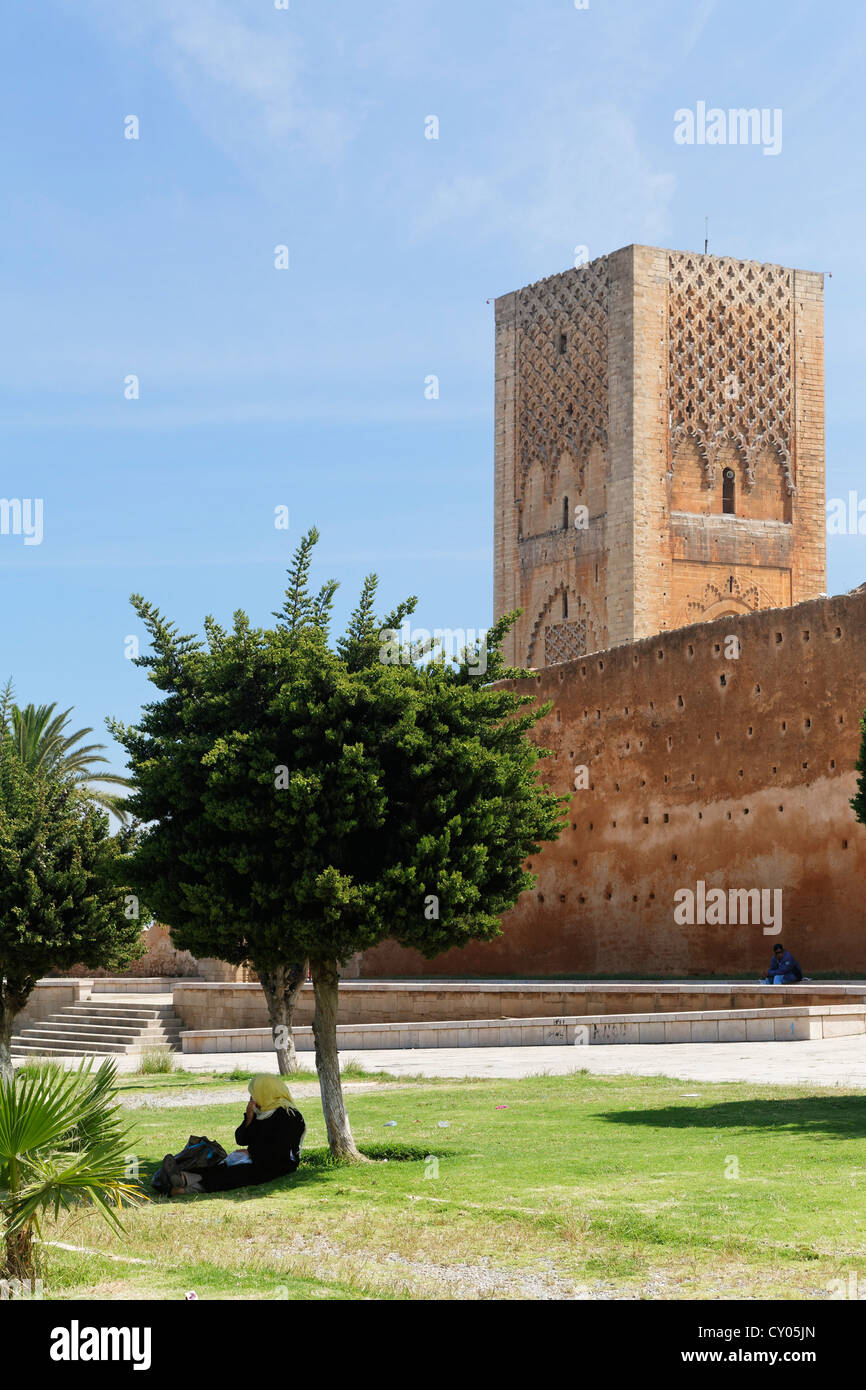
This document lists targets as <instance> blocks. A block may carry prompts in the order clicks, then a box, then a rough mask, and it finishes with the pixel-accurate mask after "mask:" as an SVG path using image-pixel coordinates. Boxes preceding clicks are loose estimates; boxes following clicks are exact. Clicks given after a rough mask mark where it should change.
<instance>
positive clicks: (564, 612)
mask: <svg viewBox="0 0 866 1390" xmlns="http://www.w3.org/2000/svg"><path fill="white" fill-rule="evenodd" d="M562 616H563V618H567V617H568V594H567V593H566V592H565V590H563V593H562Z"/></svg>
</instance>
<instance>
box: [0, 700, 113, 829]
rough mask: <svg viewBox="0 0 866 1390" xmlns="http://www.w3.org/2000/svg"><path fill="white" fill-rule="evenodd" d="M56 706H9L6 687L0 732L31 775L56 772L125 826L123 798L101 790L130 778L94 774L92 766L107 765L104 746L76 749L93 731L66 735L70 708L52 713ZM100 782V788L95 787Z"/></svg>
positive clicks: (108, 774) (0, 707) (102, 773)
mask: <svg viewBox="0 0 866 1390" xmlns="http://www.w3.org/2000/svg"><path fill="white" fill-rule="evenodd" d="M56 709H57V704H56V703H55V704H52V705H25V706H24V708H23V709H21V708H19V707H18V705H15V704H13V703H12V690H11V686H10V685H7V687H6V689H5V691H4V693H3V696H2V699H0V733H5V734H6V735H7V736H10V737H11V738H12V739H13V740H14V742H15V748H16V752H17V754H18V756H19V758H20V759H21V761H22V762H23V763H25V764H26V766H27V767H28V768H29V769H30V770H31V771H33V772H45V773H48V774H49V775H51V774H53V773H56V774H59V775H61V776H63V777H67V778H69V780H70V781H71V782H72V783H73V784H74V785H75V787H76V788H77V791H78V795H79V796H80V797H81V798H82V800H85V801H90V802H92V803H93V804H94V805H96V806H100V807H101V808H102V809H103V810H104V811H113V812H114V814H115V815H116V816H117V818H118V820H119V821H120V822H121V824H124V825H125V824H126V822H127V821H128V820H129V814H128V812H127V811H126V809H125V807H124V798H123V797H122V796H115V795H113V794H112V793H111V792H108V791H105V790H103V787H104V786H105V785H109V786H115V787H128V786H130V785H131V783H130V781H129V778H127V777H120V776H118V775H117V774H116V773H113V772H99V773H98V772H96V771H95V769H94V764H95V763H107V762H108V759H107V758H105V757H103V756H102V751H103V749H104V748H105V744H104V743H88V744H85V745H84V747H76V744H78V742H79V740H80V739H82V738H85V737H86V736H87V735H88V734H92V733H93V730H92V729H79V730H78V731H77V732H76V733H74V734H73V733H67V725H68V723H69V716H70V714H71V713H72V709H71V707H70V708H69V709H67V710H63V712H62V713H61V714H55V713H54V711H55V710H56ZM95 783H101V784H102V785H95Z"/></svg>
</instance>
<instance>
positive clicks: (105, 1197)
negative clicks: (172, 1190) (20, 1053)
mask: <svg viewBox="0 0 866 1390" xmlns="http://www.w3.org/2000/svg"><path fill="white" fill-rule="evenodd" d="M92 1066H93V1062H92V1061H90V1062H86V1063H84V1064H83V1065H82V1066H80V1067H78V1069H77V1070H75V1071H64V1069H63V1067H61V1066H60V1065H59V1064H58V1063H56V1062H54V1063H49V1064H48V1065H46V1066H44V1067H41V1068H39V1069H38V1071H37V1073H36V1074H34V1075H27V1074H21V1073H19V1074H18V1075H17V1076H14V1077H11V1078H9V1079H8V1080H0V1222H2V1228H3V1236H4V1244H5V1250H4V1251H3V1255H2V1262H0V1278H2V1279H6V1280H10V1279H18V1280H28V1279H32V1278H33V1276H34V1274H35V1272H36V1258H35V1251H34V1240H35V1239H36V1238H37V1237H40V1236H41V1231H42V1227H41V1218H42V1217H43V1216H44V1214H45V1213H46V1212H48V1211H52V1212H53V1215H54V1216H55V1217H56V1216H57V1215H58V1214H59V1212H60V1211H61V1209H62V1210H64V1211H69V1210H70V1209H71V1208H72V1207H73V1206H75V1205H78V1204H80V1203H81V1202H82V1201H83V1202H85V1203H88V1204H90V1205H93V1206H95V1207H96V1208H97V1209H98V1210H99V1211H100V1212H101V1213H102V1215H103V1216H104V1217H105V1219H106V1220H107V1221H108V1223H109V1224H110V1225H112V1226H114V1228H115V1229H117V1230H123V1225H122V1222H121V1220H120V1217H119V1215H118V1212H119V1211H120V1210H121V1208H122V1205H123V1202H124V1201H126V1202H127V1203H128V1205H130V1206H132V1205H136V1204H138V1203H140V1202H142V1201H145V1200H147V1199H146V1197H145V1194H144V1193H143V1192H142V1190H141V1189H140V1187H139V1186H138V1185H137V1184H136V1183H135V1182H132V1181H130V1179H129V1177H128V1174H127V1171H126V1166H127V1155H128V1153H129V1142H130V1131H129V1130H128V1129H125V1128H124V1127H123V1126H122V1124H121V1118H120V1115H121V1112H120V1108H119V1106H118V1105H117V1104H116V1103H115V1102H114V1097H113V1088H114V1080H115V1064H114V1062H112V1061H105V1062H103V1063H102V1064H101V1066H100V1067H99V1068H98V1070H97V1071H96V1072H91V1068H92Z"/></svg>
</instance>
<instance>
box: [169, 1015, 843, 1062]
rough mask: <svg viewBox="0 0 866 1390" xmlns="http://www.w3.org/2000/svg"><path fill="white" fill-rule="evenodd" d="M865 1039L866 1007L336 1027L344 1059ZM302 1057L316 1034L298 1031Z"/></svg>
mask: <svg viewBox="0 0 866 1390" xmlns="http://www.w3.org/2000/svg"><path fill="white" fill-rule="evenodd" d="M855 1033H856V1034H860V1033H866V1006H864V1005H860V1006H858V1005H844V1004H843V1005H816V1006H808V1005H807V1006H803V1007H802V1008H790V1007H789V1008H785V1007H782V1008H778V1009H725V1010H703V1011H699V1012H695V1013H680V1014H619V1015H616V1014H595V1015H592V1014H586V1015H583V1016H579V1015H575V1016H572V1017H563V1018H529V1019H527V1018H511V1019H508V1018H506V1019H475V1020H471V1021H467V1022H462V1023H455V1021H454V1020H441V1021H439V1022H424V1023H417V1024H412V1023H352V1024H338V1025H337V1041H338V1044H339V1046H340V1048H341V1050H343V1051H347V1050H351V1049H354V1048H357V1049H358V1050H362V1051H363V1050H365V1049H368V1048H377V1049H378V1048H400V1049H405V1048H424V1047H521V1046H522V1047H537V1046H546V1045H550V1046H557V1045H558V1046H561V1045H562V1044H572V1045H575V1046H593V1045H595V1046H598V1045H604V1044H612V1043H613V1044H626V1045H627V1044H629V1043H699V1042H717V1041H718V1042H771V1041H776V1042H791V1041H798V1040H800V1041H802V1040H805V1039H810V1038H811V1039H815V1038H824V1037H840V1036H846V1035H850V1034H855ZM180 1036H181V1045H182V1048H183V1051H184V1052H194V1053H203V1052H267V1051H269V1050H270V1048H271V1046H272V1034H271V1030H270V1028H212V1029H186V1030H183V1031H182V1032H181V1035H180ZM294 1039H295V1048H296V1050H297V1051H298V1052H309V1051H312V1050H313V1046H314V1043H313V1030H312V1028H309V1027H301V1028H295V1029H294Z"/></svg>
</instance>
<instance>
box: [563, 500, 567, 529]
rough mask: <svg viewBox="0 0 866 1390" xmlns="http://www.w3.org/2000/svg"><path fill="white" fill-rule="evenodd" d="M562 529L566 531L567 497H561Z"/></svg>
mask: <svg viewBox="0 0 866 1390" xmlns="http://www.w3.org/2000/svg"><path fill="white" fill-rule="evenodd" d="M562 529H563V531H567V530H568V498H567V497H563V499H562Z"/></svg>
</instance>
